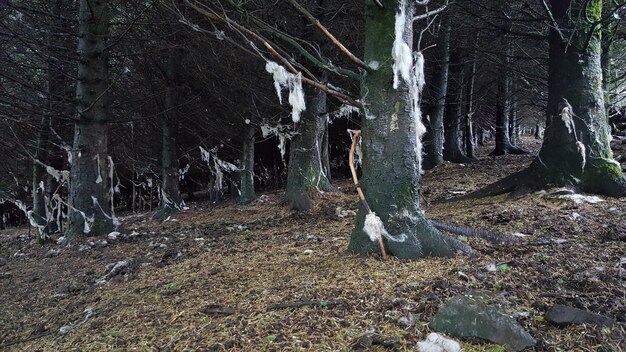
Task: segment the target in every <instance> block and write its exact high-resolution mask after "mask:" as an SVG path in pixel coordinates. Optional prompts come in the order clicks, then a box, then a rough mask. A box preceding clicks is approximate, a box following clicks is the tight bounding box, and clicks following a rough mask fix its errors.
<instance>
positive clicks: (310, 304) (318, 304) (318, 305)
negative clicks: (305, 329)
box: [267, 301, 346, 312]
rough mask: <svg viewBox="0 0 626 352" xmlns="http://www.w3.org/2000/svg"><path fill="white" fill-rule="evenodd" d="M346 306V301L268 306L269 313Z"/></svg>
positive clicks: (303, 302)
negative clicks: (283, 310) (272, 311)
mask: <svg viewBox="0 0 626 352" xmlns="http://www.w3.org/2000/svg"><path fill="white" fill-rule="evenodd" d="M344 304H346V302H344V301H300V302H290V303H278V304H272V305H269V306H267V311H268V312H269V311H271V310H280V309H288V308H301V307H319V308H330V307H335V306H340V305H344Z"/></svg>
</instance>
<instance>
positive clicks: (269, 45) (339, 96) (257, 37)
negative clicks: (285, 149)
mask: <svg viewBox="0 0 626 352" xmlns="http://www.w3.org/2000/svg"><path fill="white" fill-rule="evenodd" d="M185 3H186V4H188V5H189V6H191V7H192V8H193V9H194V10H196V11H198V12H199V13H200V14H202V15H204V16H206V17H208V18H209V19H211V20H216V21H220V22H224V23H226V24H227V25H229V26H232V27H234V28H235V29H237V30H238V31H240V32H242V34H246V35H248V36H250V37H252V38H253V39H255V40H256V41H257V42H259V43H261V44H262V45H263V46H264V47H265V49H266V50H267V51H268V52H269V53H270V54H272V56H274V57H275V58H276V59H278V60H279V61H280V62H281V63H282V64H283V65H284V66H285V67H286V68H287V69H288V70H289V71H291V73H293V74H297V73H298V70H297V69H296V68H295V67H294V66H293V65H292V64H291V62H289V60H287V59H286V58H285V57H284V56H283V55H281V54H280V53H279V52H278V51H277V50H276V49H275V48H274V46H273V45H272V43H271V42H270V41H269V40H268V39H266V38H264V37H263V36H262V35H260V34H258V33H256V32H254V31H252V30H250V29H248V28H246V27H244V26H242V25H241V24H239V23H237V22H235V21H233V20H231V19H230V18H228V17H225V16H221V15H219V14H218V13H217V12H215V11H213V10H211V9H204V8H201V7H199V6H197V5H196V4H192V3H191V2H190V1H189V0H185ZM302 82H304V83H305V84H308V85H309V86H312V87H314V88H317V89H319V90H321V91H323V92H324V93H326V94H329V95H332V96H334V97H335V98H337V99H338V100H339V101H341V102H342V103H345V104H348V105H352V106H355V107H361V106H362V104H361V103H360V102H359V101H357V100H356V99H354V98H352V97H350V96H348V95H346V94H343V93H341V92H339V91H337V90H334V89H331V88H329V87H328V86H327V85H325V84H323V83H320V82H318V81H316V80H313V79H310V78H307V77H302Z"/></svg>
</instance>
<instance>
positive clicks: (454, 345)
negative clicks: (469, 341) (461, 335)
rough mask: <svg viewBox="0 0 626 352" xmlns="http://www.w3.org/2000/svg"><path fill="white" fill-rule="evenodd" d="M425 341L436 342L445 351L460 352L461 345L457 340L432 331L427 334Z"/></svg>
mask: <svg viewBox="0 0 626 352" xmlns="http://www.w3.org/2000/svg"><path fill="white" fill-rule="evenodd" d="M426 341H428V342H432V343H434V344H437V345H439V346H441V347H443V350H444V351H445V352H460V351H461V345H460V344H459V343H458V342H456V341H454V340H452V339H448V338H445V337H443V336H441V335H439V334H437V333H434V332H433V333H430V334H429V335H428V337H427V338H426Z"/></svg>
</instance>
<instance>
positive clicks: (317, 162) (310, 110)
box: [286, 89, 333, 210]
mask: <svg viewBox="0 0 626 352" xmlns="http://www.w3.org/2000/svg"><path fill="white" fill-rule="evenodd" d="M305 92H306V97H305V99H306V107H307V108H306V110H305V112H304V113H303V118H302V121H301V122H300V125H299V126H298V130H297V131H296V132H297V134H296V135H295V136H294V137H293V138H292V139H291V144H290V147H289V170H288V173H287V188H286V197H287V201H288V202H289V206H290V207H291V208H292V209H295V210H308V209H310V208H311V197H310V192H311V191H313V190H319V191H331V190H333V187H332V185H331V184H330V181H329V180H328V178H326V175H325V174H324V170H323V169H322V159H321V153H320V146H321V144H322V137H323V134H324V125H325V123H326V117H324V116H322V115H324V114H325V113H326V93H324V92H322V91H319V90H312V89H306V90H305Z"/></svg>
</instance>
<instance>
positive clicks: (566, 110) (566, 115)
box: [561, 105, 574, 133]
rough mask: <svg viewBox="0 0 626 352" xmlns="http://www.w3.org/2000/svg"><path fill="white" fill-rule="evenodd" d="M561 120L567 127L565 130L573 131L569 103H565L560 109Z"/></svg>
mask: <svg viewBox="0 0 626 352" xmlns="http://www.w3.org/2000/svg"><path fill="white" fill-rule="evenodd" d="M561 120H563V123H564V124H565V127H567V132H568V133H572V132H573V131H574V120H573V119H572V110H571V109H570V107H569V105H566V106H565V107H563V110H561Z"/></svg>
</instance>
